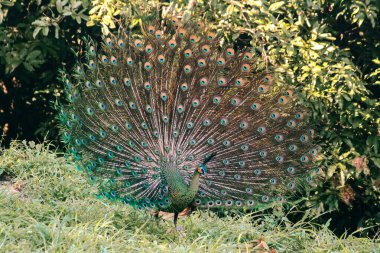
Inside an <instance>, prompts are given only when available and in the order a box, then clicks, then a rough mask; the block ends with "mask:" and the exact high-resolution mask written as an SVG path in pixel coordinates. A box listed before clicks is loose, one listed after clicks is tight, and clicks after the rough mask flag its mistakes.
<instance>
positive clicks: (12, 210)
mask: <svg viewBox="0 0 380 253" xmlns="http://www.w3.org/2000/svg"><path fill="white" fill-rule="evenodd" d="M49 148H50V149H49ZM1 152H2V155H0V171H1V173H2V176H1V180H2V181H3V183H2V186H1V187H0V252H37V251H38V252H41V251H47V252H270V250H272V252H276V251H277V252H378V251H377V250H378V248H379V247H380V244H379V242H378V241H377V242H376V241H374V240H371V239H367V238H355V237H353V236H346V237H344V238H338V237H337V236H335V235H334V234H333V232H332V231H331V230H329V229H328V227H327V225H322V226H320V225H316V224H313V223H312V222H311V220H312V219H305V220H304V221H300V222H298V223H291V222H290V221H288V220H287V218H286V217H283V216H282V214H281V212H278V213H274V214H270V215H263V214H260V215H256V216H255V215H254V214H251V215H245V216H241V217H240V216H238V217H230V216H227V217H225V218H219V217H218V216H217V215H216V214H214V213H211V212H206V211H205V212H195V213H193V214H192V215H191V216H189V217H186V218H183V219H181V220H180V221H179V225H180V226H181V227H182V231H180V232H177V231H175V230H174V229H173V223H172V221H166V220H160V221H159V222H157V221H156V220H155V219H154V218H153V217H152V216H151V214H150V213H149V212H139V211H137V210H134V209H132V208H130V207H129V206H125V205H121V204H118V203H111V202H107V201H104V200H99V199H97V198H96V197H95V196H94V193H95V191H94V189H92V188H91V187H90V185H89V184H88V183H87V182H86V180H85V179H84V178H83V177H82V176H81V174H80V173H78V172H77V171H76V169H75V167H74V166H73V165H71V164H69V163H67V162H66V161H65V159H64V158H63V157H62V155H61V154H58V153H57V152H55V151H54V150H53V149H52V147H49V146H48V145H47V144H44V145H36V144H33V143H31V144H28V143H26V142H25V143H21V142H14V143H13V144H12V146H11V148H10V149H7V150H2V151H1ZM4 175H6V176H4ZM274 250H275V251H274Z"/></svg>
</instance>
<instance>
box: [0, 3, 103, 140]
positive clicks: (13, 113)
mask: <svg viewBox="0 0 380 253" xmlns="http://www.w3.org/2000/svg"><path fill="white" fill-rule="evenodd" d="M89 4H90V1H89V0H82V1H77V0H70V1H68V0H51V1H42V0H28V1H23V0H22V1H21V0H9V1H6V0H0V41H1V42H0V77H1V78H0V126H1V128H3V129H1V130H2V131H1V130H0V132H3V131H4V132H6V134H7V135H6V142H7V143H9V140H10V139H11V138H15V137H16V136H22V137H24V138H28V139H32V138H35V137H39V138H40V139H41V138H43V137H45V135H47V134H48V133H49V134H50V135H49V138H54V137H55V136H56V135H57V131H56V129H55V128H54V127H52V125H53V124H54V121H53V119H54V116H55V112H54V111H53V110H52V109H51V106H50V104H49V102H50V101H54V100H55V97H59V96H60V95H61V92H62V90H61V86H60V84H59V83H58V82H57V80H56V79H57V74H58V69H59V68H61V67H62V66H63V65H66V66H67V67H68V68H70V66H72V65H73V64H74V62H75V57H74V53H73V51H72V48H73V49H74V50H75V51H79V50H80V48H81V43H82V42H81V40H80V38H82V37H83V36H84V35H85V34H94V32H93V31H96V30H97V29H96V28H92V29H89V28H88V27H86V21H87V20H88V8H89Z"/></svg>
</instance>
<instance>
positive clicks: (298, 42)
mask: <svg viewBox="0 0 380 253" xmlns="http://www.w3.org/2000/svg"><path fill="white" fill-rule="evenodd" d="M199 9H200V11H199V12H200V13H206V15H207V18H208V19H210V20H213V21H214V22H213V23H214V24H215V25H216V27H218V28H219V29H222V30H224V31H229V34H228V35H227V36H228V37H230V38H232V39H233V40H234V41H237V43H239V39H240V40H241V39H242V38H244V37H247V36H248V37H249V38H250V40H249V41H250V44H251V46H252V47H253V48H254V49H255V50H256V51H257V52H260V53H262V54H264V55H265V57H267V60H268V65H269V66H276V68H275V71H276V73H277V74H278V79H277V80H278V82H279V84H280V85H281V83H291V84H293V85H295V86H296V87H298V90H299V91H301V92H302V95H303V96H301V99H302V101H303V103H304V104H305V105H306V106H307V107H308V108H309V113H310V115H311V118H312V121H313V122H314V123H315V127H316V129H317V130H318V136H320V140H319V142H320V144H321V146H322V147H323V148H324V151H323V158H324V159H323V164H322V168H324V169H325V175H326V183H325V184H324V185H320V187H319V189H318V195H316V196H315V200H316V201H317V202H319V203H322V206H321V209H322V210H324V209H327V210H334V209H340V211H341V212H344V213H345V216H346V220H345V221H346V222H347V223H349V222H351V225H352V226H354V227H355V226H358V227H360V226H363V225H364V226H365V225H368V224H372V225H374V224H379V222H380V216H379V214H380V212H379V211H380V207H379V200H380V174H379V168H380V155H379V133H380V132H379V123H380V102H379V100H378V95H379V94H376V93H372V92H371V90H372V91H373V92H376V91H378V90H379V89H378V86H376V85H378V82H379V79H378V71H379V69H378V65H376V63H378V61H377V60H376V59H378V58H379V55H380V50H379V49H380V43H379V39H380V32H379V31H380V30H379V28H380V22H379V20H380V19H379V18H378V16H377V15H378V12H379V11H380V3H379V2H378V1H354V2H352V1H319V0H314V1H268V2H264V1H254V2H249V3H246V4H243V3H239V2H235V1H233V2H224V1H213V2H211V3H210V2H204V3H200V4H199ZM267 44H268V45H267ZM374 63H375V64H374ZM338 217H339V215H338V216H337V218H338ZM338 219H339V218H338ZM337 221H338V220H337ZM339 225H340V226H339V227H341V228H342V225H343V224H339ZM343 226H346V227H347V224H345V225H343ZM339 227H338V229H339Z"/></svg>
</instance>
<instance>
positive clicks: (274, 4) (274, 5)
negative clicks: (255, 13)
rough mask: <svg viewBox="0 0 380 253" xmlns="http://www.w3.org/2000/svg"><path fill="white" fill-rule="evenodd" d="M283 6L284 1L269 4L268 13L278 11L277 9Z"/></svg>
mask: <svg viewBox="0 0 380 253" xmlns="http://www.w3.org/2000/svg"><path fill="white" fill-rule="evenodd" d="M284 4H285V2H284V1H280V2H275V3H273V4H271V5H270V6H269V9H268V10H269V11H275V10H278V9H279V8H281V7H282V6H283V5H284Z"/></svg>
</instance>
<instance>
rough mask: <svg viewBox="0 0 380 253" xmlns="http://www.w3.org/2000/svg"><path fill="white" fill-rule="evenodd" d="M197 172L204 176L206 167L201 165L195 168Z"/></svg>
mask: <svg viewBox="0 0 380 253" xmlns="http://www.w3.org/2000/svg"><path fill="white" fill-rule="evenodd" d="M197 171H198V173H199V174H201V175H204V174H206V173H207V167H206V165H204V164H201V165H200V166H199V167H198V168H197Z"/></svg>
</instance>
